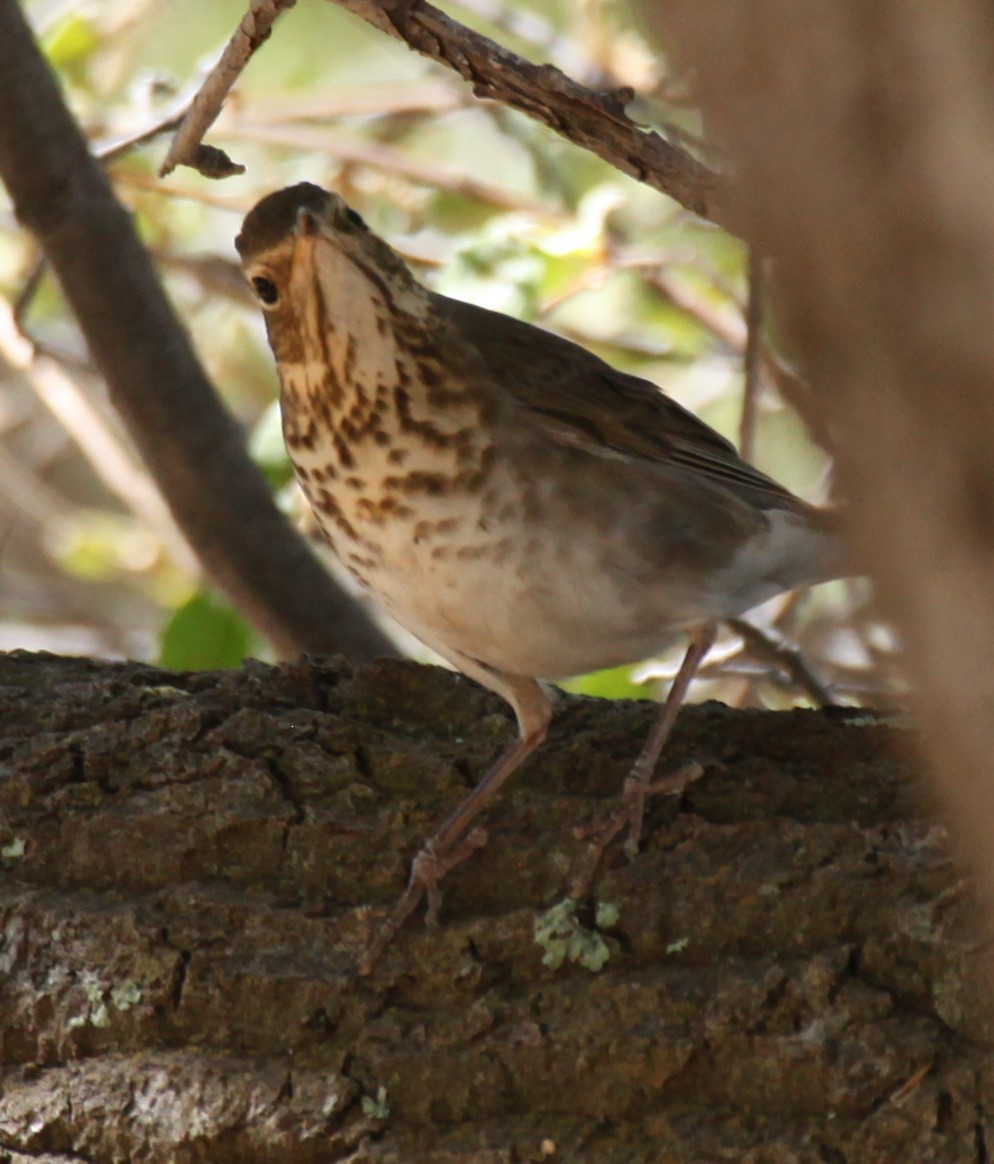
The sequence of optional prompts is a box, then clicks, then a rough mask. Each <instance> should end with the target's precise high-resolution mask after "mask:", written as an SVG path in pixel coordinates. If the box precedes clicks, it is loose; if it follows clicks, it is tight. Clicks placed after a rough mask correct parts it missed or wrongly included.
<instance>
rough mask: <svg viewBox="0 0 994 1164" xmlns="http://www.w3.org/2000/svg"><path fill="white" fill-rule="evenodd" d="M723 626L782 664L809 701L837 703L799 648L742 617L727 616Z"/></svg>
mask: <svg viewBox="0 0 994 1164" xmlns="http://www.w3.org/2000/svg"><path fill="white" fill-rule="evenodd" d="M725 625H726V626H728V627H730V628H731V629H732V630H733V631H735V633H736V634H737V635H739V636H740V637H741V639H742V641H743V642H744V643H745V644H746V646H748V647H749V649H750V650H751V651H754V652H755V653H756V654H758V655H761V656H762V657H764V658H766V659H769V660H770V661H771V662H773V663H776V664H777V666H779V667H782V668H783V669H784V670H785V671H786V672H787V674H788V675H789V676H790V677H791V679H792V680H793V681H794V682H795V683H796V684H797V686H798V687H800V688H801V690H802V691H804V692H805V693H806V694H807V695H808V696H809V697H810V698H811V699H812V701H813V702H815V703H817V704H818V705H819V706H821V707H837V706H838V700H837V699H835V697H834V696H833V695H832V693H831V691H829V690H828V688H827V687H826V686H825V684H824V683H822V681H821V680H820V679H819V678H818V676H817V675H815V673H814V672H813V671H812V670H811V668H810V667H809V666H808V664H807V662H806V660H805V659H804V656H803V655H802V654H801V652H800V651H798V650H796V649H795V648H794V647H791V646H789V645H788V644H787V643H786V642H785V641H784V640H783V639H778V638H774V637H773V636H771V635H769V634H767V633H766V631H762V630H760V629H759V627H758V626H755V625H754V624H753V623H751V622H747V621H746V620H745V619H742V618H727V619H725Z"/></svg>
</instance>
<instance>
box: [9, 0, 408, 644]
mask: <svg viewBox="0 0 994 1164" xmlns="http://www.w3.org/2000/svg"><path fill="white" fill-rule="evenodd" d="M0 76H2V77H3V84H2V85H0V178H2V179H3V181H4V183H5V184H6V186H7V189H8V190H9V192H10V195H11V199H12V201H13V204H14V209H15V212H16V214H17V217H18V219H19V220H20V221H21V222H22V223H23V224H24V226H25V227H27V228H28V229H29V230H31V231H32V233H33V234H34V235H35V237H36V238H37V239H38V242H39V243H40V244H41V246H42V248H43V249H44V251H45V253H46V255H47V256H48V260H49V262H50V263H51V264H52V269H53V271H54V272H55V274H56V275H57V277H58V279H59V281H60V283H61V285H62V290H63V293H64V294H65V297H66V300H67V301H68V303H69V305H70V307H71V308H72V309H73V311H74V312H75V314H76V317H77V319H78V321H79V324H80V328H81V330H82V332H83V335H84V336H85V338H86V341H87V344H88V346H89V349H90V352H91V354H92V358H93V361H94V364H95V365H96V366H97V367H98V368H99V369H100V371H101V373H102V374H103V376H104V377H105V379H106V382H107V389H108V394H109V396H110V400H111V403H112V404H113V405H114V407H115V408H116V410H117V412H118V415H119V416H120V417H121V420H122V422H123V423H124V426H125V428H126V430H127V431H128V434H129V435H130V437H131V438H132V440H133V441H134V442H135V445H136V447H137V449H138V451H139V453H140V454H141V456H142V458H143V460H144V461H145V464H146V465H147V466H148V469H149V472H150V473H151V474H152V477H153V479H154V480H155V482H156V484H157V486H158V487H159V489H160V490H161V491H162V495H163V497H164V498H165V499H166V501H167V503H168V505H169V508H170V509H171V511H172V514H173V517H174V518H175V520H176V523H177V525H178V526H179V527H180V529H181V530H182V531H183V534H184V536H185V537H186V538H187V540H188V541H189V543H190V544H191V546H193V548H194V549H195V550H196V552H197V554H198V556H199V557H200V560H201V562H202V563H203V565H204V567H205V569H206V571H207V573H208V574H209V575H210V576H211V577H212V579H213V580H214V582H215V583H216V584H217V585H218V586H219V587H220V588H221V589H222V590H224V591H226V592H227V594H228V596H229V597H230V598H231V600H232V601H233V602H234V603H235V605H236V606H238V607H239V608H240V609H241V611H242V613H243V614H244V615H245V616H246V617H247V618H248V619H249V620H250V621H251V622H252V623H253V624H254V625H255V627H256V629H257V630H259V632H260V633H262V634H264V635H266V636H267V637H268V638H270V639H271V641H272V642H273V643H274V645H275V646H276V648H277V650H278V651H280V652H282V653H284V654H296V653H297V652H299V651H301V650H310V651H318V652H320V651H335V650H338V651H343V652H344V653H346V654H350V655H351V656H352V657H354V658H369V657H371V656H373V655H375V654H382V653H384V652H390V651H391V645H390V643H389V641H388V640H387V639H386V638H385V637H384V636H383V635H382V634H381V633H380V632H379V631H378V630H377V629H376V628H375V627H374V626H373V625H372V624H371V623H370V622H369V620H368V618H367V617H366V615H365V614H364V612H362V611H361V610H359V609H358V608H357V606H356V604H355V603H354V602H353V601H352V600H351V599H349V598H348V597H346V596H345V595H344V594H343V593H342V592H341V591H339V590H338V588H337V587H336V586H335V584H334V583H333V582H332V581H331V579H330V578H329V577H328V575H327V574H326V572H325V571H324V570H323V569H322V567H321V566H320V564H319V563H318V562H317V560H316V559H315V558H314V556H313V554H312V553H311V551H310V550H309V548H308V547H307V546H306V545H305V543H304V541H303V540H302V539H301V538H300V537H299V536H298V535H297V534H296V533H295V531H293V530H292V529H291V527H290V526H289V524H288V523H287V521H286V518H285V517H284V516H283V515H282V514H281V513H280V511H279V510H278V509H277V507H276V505H275V503H274V501H273V498H272V495H271V493H270V491H269V487H268V485H267V484H266V481H265V479H264V478H263V476H262V474H261V473H260V472H259V470H258V469H257V468H256V466H255V465H254V464H253V463H252V462H251V460H250V459H249V457H248V456H247V454H246V452H245V447H244V442H243V439H242V435H241V433H240V431H239V429H238V426H237V425H236V424H235V422H234V420H233V419H232V417H231V416H230V414H229V413H228V412H227V411H226V410H225V409H224V407H223V405H222V404H221V402H220V401H219V400H218V398H217V395H216V393H215V392H214V390H213V388H212V387H211V384H210V382H209V381H208V380H207V378H206V376H205V375H204V372H203V369H202V368H201V366H200V364H199V362H198V361H197V358H196V355H195V354H194V352H193V349H192V347H191V346H190V341H189V337H188V336H187V333H186V331H185V329H184V328H183V326H182V324H181V323H180V322H179V320H178V319H177V318H176V316H175V314H174V312H173V310H172V307H171V306H170V304H169V301H168V299H167V298H166V296H165V294H164V292H163V290H162V287H161V285H160V284H159V281H158V279H157V277H156V273H155V268H154V266H153V265H152V261H151V258H150V256H149V254H148V251H147V250H146V249H145V248H144V247H143V246H142V245H141V242H140V241H139V239H138V236H137V235H136V234H135V231H134V227H133V225H132V222H131V219H130V217H129V215H128V214H127V212H126V211H125V210H124V208H123V207H122V206H121V204H120V203H119V202H118V201H117V199H116V198H115V197H114V193H113V190H112V189H111V186H110V183H109V181H108V179H107V176H106V174H105V173H104V171H103V168H102V166H101V164H100V162H99V161H98V160H97V159H96V158H94V157H93V156H92V155H91V154H90V153H89V152H88V149H87V143H86V140H85V139H84V137H83V135H82V133H81V132H80V130H79V127H78V126H77V125H76V123H75V122H74V121H73V119H72V117H71V115H70V114H69V112H68V110H67V109H66V106H65V104H64V103H63V101H62V96H61V94H60V92H59V89H58V86H57V85H56V83H55V79H54V77H53V76H52V73H51V71H50V70H49V68H48V65H47V64H46V62H45V59H44V58H43V57H42V55H41V53H40V52H39V50H38V47H37V45H36V44H35V42H34V39H33V37H32V34H31V30H30V28H29V26H28V24H27V22H26V20H25V18H24V14H23V12H22V10H21V7H20V5H19V4H18V3H17V2H16V0H0ZM67 175H71V180H67Z"/></svg>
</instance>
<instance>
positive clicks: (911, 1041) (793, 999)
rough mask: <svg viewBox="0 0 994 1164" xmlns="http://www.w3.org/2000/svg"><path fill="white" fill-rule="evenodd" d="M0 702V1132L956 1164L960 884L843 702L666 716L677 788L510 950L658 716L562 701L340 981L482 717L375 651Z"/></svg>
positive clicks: (238, 1144) (40, 1136) (16, 1141)
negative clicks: (629, 844)
mask: <svg viewBox="0 0 994 1164" xmlns="http://www.w3.org/2000/svg"><path fill="white" fill-rule="evenodd" d="M0 689H2V690H3V692H4V699H3V701H0V752H2V755H3V756H4V773H5V776H4V779H3V780H0V862H2V867H3V872H4V880H3V893H2V894H0V933H2V934H3V937H4V942H3V945H2V947H0V952H2V954H3V991H2V992H0V1030H2V1032H3V1047H4V1056H3V1065H2V1067H0V1143H2V1144H3V1146H4V1148H6V1149H7V1150H8V1151H13V1152H15V1153H19V1152H24V1153H29V1154H30V1155H31V1157H32V1159H37V1158H40V1157H41V1156H42V1154H43V1153H45V1152H46V1151H49V1152H53V1153H54V1152H74V1153H78V1156H74V1157H73V1158H74V1159H78V1158H82V1159H86V1160H88V1161H92V1162H93V1164H111V1162H112V1161H119V1160H124V1159H127V1160H132V1161H135V1162H136V1164H142V1162H148V1164H152V1162H157V1161H162V1160H179V1159H183V1160H186V1159H209V1160H210V1161H211V1162H212V1164H263V1162H265V1164H301V1162H307V1164H319V1162H320V1164H328V1162H333V1161H338V1162H341V1164H344V1162H345V1161H348V1160H351V1161H353V1162H356V1161H358V1160H360V1159H362V1160H364V1161H369V1164H397V1162H398V1161H415V1160H416V1161H418V1162H419V1164H420V1162H424V1164H493V1162H495V1161H504V1160H522V1161H523V1160H541V1159H548V1160H550V1161H556V1160H561V1161H568V1162H569V1164H621V1162H622V1161H624V1164H658V1162H659V1161H660V1160H686V1161H702V1162H703V1161H708V1162H711V1161H715V1162H717V1161H733V1160H735V1161H743V1160H755V1161H790V1162H791V1164H824V1162H825V1161H827V1160H843V1159H845V1160H851V1161H854V1162H855V1161H895V1162H896V1161H925V1160H931V1161H939V1160H941V1161H942V1164H976V1161H977V1160H978V1158H979V1157H978V1155H977V1151H976V1147H977V1143H978V1142H980V1139H981V1138H982V1137H983V1136H985V1135H989V1134H990V1133H989V1132H987V1130H986V1126H985V1125H986V1116H985V1114H984V1113H985V1111H989V1110H991V1106H992V1104H994V1081H992V1074H991V1070H990V1050H989V1047H990V1041H991V1038H992V1035H994V1022H992V1017H991V1008H990V1006H989V1005H986V1006H985V1005H983V999H984V997H985V994H984V992H983V989H982V983H983V978H982V976H981V973H980V968H981V966H982V965H983V958H984V955H983V953H982V951H981V950H980V949H979V948H978V946H977V944H976V935H975V934H974V933H973V932H972V931H971V926H970V923H971V920H972V916H973V909H972V903H971V901H970V899H969V897H968V896H966V895H965V894H964V893H963V892H962V891H961V889H960V888H959V887H958V886H957V884H956V880H955V871H954V870H953V869H952V868H951V867H950V864H949V862H948V859H947V857H946V855H945V853H944V851H943V847H942V845H941V842H940V840H939V839H938V838H937V836H936V833H937V830H936V829H935V828H934V827H933V826H931V825H930V823H929V822H928V821H927V820H923V819H921V815H920V810H919V808H918V807H917V806H916V803H915V782H914V779H913V774H912V772H911V771H909V770H908V766H907V765H906V764H905V763H904V762H902V761H901V760H900V758H899V757H897V756H895V755H893V754H892V753H891V751H890V749H889V748H888V743H889V741H890V739H891V734H892V733H891V732H890V731H889V730H888V729H887V728H886V727H885V726H883V725H882V724H880V723H875V722H874V721H873V720H872V718H871V717H868V716H867V715H866V713H864V712H855V713H853V714H852V715H851V716H846V715H842V714H839V713H837V712H836V713H831V714H829V713H822V712H794V713H762V714H759V713H753V712H750V713H743V712H732V711H729V710H728V709H726V708H721V707H719V706H717V705H715V704H709V705H706V706H704V707H700V708H685V709H684V711H683V712H681V715H680V719H679V721H678V724H677V731H676V733H675V735H674V737H673V741H672V744H673V747H672V748H671V750H670V753H669V756H668V763H670V764H674V765H678V764H681V763H684V762H686V761H687V760H689V759H691V758H697V759H699V760H701V761H703V762H704V764H705V768H706V771H705V773H704V775H703V777H702V778H701V779H700V780H698V781H696V782H695V783H694V784H692V785H691V786H690V787H689V788H688V789H687V791H686V793H685V795H684V797H683V798H682V802H681V803H680V804H677V802H676V801H675V800H674V799H673V798H668V799H667V798H664V799H661V800H659V801H656V802H655V803H654V804H653V806H652V810H651V813H650V822H649V828H648V831H647V835H646V840H645V844H644V846H643V851H642V852H641V853H640V854H639V855H638V856H637V857H636V858H635V860H634V861H632V862H631V863H629V862H626V861H622V860H619V859H617V858H618V854H614V857H615V860H614V861H613V862H611V864H612V865H613V867H612V868H611V869H610V871H609V872H608V873H607V874H606V875H605V877H604V879H603V880H602V881H601V882H600V884H599V885H598V886H597V888H596V892H597V895H598V898H599V901H600V902H601V903H603V904H604V905H605V906H610V907H613V909H603V910H601V911H600V912H598V911H597V910H595V909H594V908H593V907H592V905H591V908H589V909H587V908H581V909H580V911H579V913H578V914H577V915H575V916H573V917H572V919H570V918H569V917H566V918H562V917H561V918H560V928H559V929H558V930H557V929H555V927H553V926H551V925H550V924H548V923H549V922H550V920H551V919H550V918H549V917H548V915H547V916H546V918H545V921H546V923H547V924H546V926H545V928H544V930H543V931H542V932H539V933H536V928H535V921H536V916H537V915H538V914H539V913H541V912H543V911H545V910H546V909H547V908H548V906H549V905H550V904H551V903H553V902H555V901H557V900H558V899H560V898H561V896H562V894H563V893H564V891H565V888H566V885H567V884H568V882H569V880H570V879H571V875H572V874H575V873H576V872H577V871H578V869H579V868H581V867H582V866H583V864H584V863H585V859H586V852H587V850H586V846H585V845H584V844H583V843H581V842H579V841H578V840H577V839H576V838H575V836H574V833H573V828H572V826H574V825H575V824H576V823H577V822H580V821H582V822H590V821H597V820H603V819H605V818H606V817H607V816H608V815H610V813H611V812H612V811H613V810H614V807H615V806H616V799H615V798H616V797H617V795H618V790H619V788H620V786H621V782H622V780H623V779H624V775H625V773H626V772H627V769H628V766H629V764H630V763H631V760H632V758H633V756H634V754H635V752H636V751H637V750H638V746H639V743H640V742H641V739H642V738H643V735H644V733H645V731H646V730H647V728H648V725H649V722H650V720H651V718H652V715H653V712H654V708H653V707H652V705H651V704H632V703H628V704H625V703H606V702H601V701H597V700H590V699H576V698H572V699H568V698H567V699H564V700H563V701H562V703H561V705H560V706H559V708H558V710H557V715H556V719H555V721H554V723H553V730H552V734H551V738H550V740H549V742H548V743H547V744H546V745H545V747H544V748H543V749H542V750H541V751H540V752H539V753H537V755H536V756H535V758H534V760H533V761H531V762H530V763H529V765H528V767H527V768H525V769H524V770H523V771H522V772H521V773H520V776H519V777H516V778H515V779H514V780H513V781H512V783H511V785H510V786H509V787H508V788H507V790H506V792H505V793H504V794H503V795H502V797H501V800H500V803H498V804H497V805H496V806H495V807H494V809H493V811H492V812H491V813H490V819H489V822H488V824H489V829H490V834H491V836H490V843H489V844H488V845H487V846H486V848H484V849H483V850H482V852H479V853H477V854H475V855H474V857H473V858H472V859H471V860H470V861H468V862H467V863H466V865H464V866H463V867H461V868H460V869H458V870H457V871H456V872H455V873H454V874H453V875H452V880H451V884H450V885H449V888H448V891H447V894H446V898H445V901H444V903H443V918H442V924H441V926H440V927H439V928H437V929H435V930H433V931H428V930H426V929H425V928H424V926H423V925H422V924H421V923H420V920H418V919H412V920H411V922H410V924H409V925H408V926H407V927H405V929H404V931H403V933H402V934H401V935H400V936H399V938H398V940H397V942H396V944H395V945H394V946H393V947H391V949H390V950H388V951H387V953H386V955H385V956H384V958H383V961H382V963H381V965H380V966H379V967H378V969H377V971H376V972H375V973H374V974H373V975H372V976H371V977H369V978H365V979H361V980H359V981H356V980H354V979H351V978H350V976H349V968H350V965H351V964H352V962H353V960H354V958H355V956H356V954H357V953H358V951H359V950H360V949H361V947H362V944H363V943H364V941H365V940H367V938H368V936H369V934H370V931H371V928H372V926H373V925H374V924H375V922H376V920H377V919H378V918H379V917H381V916H382V911H383V909H384V908H385V907H386V906H387V905H388V903H390V902H391V901H392V900H393V899H394V898H395V897H396V895H397V894H398V893H399V892H400V889H401V887H402V886H403V884H404V880H405V876H406V864H407V861H408V860H409V858H410V856H411V854H412V853H413V852H414V851H415V850H416V848H417V846H418V843H419V842H420V840H421V839H422V838H423V835H424V833H425V832H426V831H427V830H428V829H429V828H430V825H431V822H432V821H437V820H439V819H440V818H441V817H442V816H443V815H444V814H445V813H446V812H447V811H449V810H450V809H451V808H452V807H453V806H454V804H455V803H456V802H457V801H458V800H459V799H460V798H461V797H462V796H463V794H464V792H465V783H466V781H467V780H468V779H473V778H474V777H476V776H478V775H479V774H480V772H481V771H482V770H483V769H484V768H485V766H486V765H487V763H488V762H489V761H490V760H491V759H492V757H493V754H494V752H495V751H497V749H499V747H500V746H501V744H502V743H503V741H504V740H505V739H506V737H507V735H508V734H509V733H510V732H511V731H513V725H512V723H511V720H510V718H509V713H508V712H507V710H506V708H505V707H504V706H503V705H502V704H501V702H500V700H498V699H497V698H496V697H495V696H492V695H488V694H486V693H484V692H483V691H481V690H480V689H479V688H477V687H475V686H474V685H473V684H470V683H468V682H467V681H466V680H464V679H462V678H460V677H459V676H456V675H453V674H451V673H449V672H445V671H441V670H439V669H434V668H419V667H417V666H415V665H413V664H409V663H397V662H388V663H382V664H379V665H377V666H375V667H372V668H367V669H364V670H360V671H357V672H355V673H351V672H349V671H348V670H347V669H346V668H344V667H341V666H330V665H322V666H314V665H311V664H308V663H304V662H299V663H294V664H290V665H286V666H283V667H279V668H268V667H263V666H260V665H253V666H252V667H249V668H246V669H244V670H242V671H233V672H226V673H224V674H215V675H212V674H204V673H200V674H197V675H176V674H172V673H169V672H165V671H161V670H156V669H153V668H148V667H137V666H134V665H131V666H128V665H108V664H100V663H93V662H88V661H85V660H60V659H54V658H52V657H50V656H42V657H33V656H27V655H15V656H0ZM708 757H716V761H711V760H709V759H708ZM571 926H572V927H573V928H570V927H571ZM557 934H558V935H559V936H557ZM563 935H567V936H571V937H572V938H573V940H574V943H575V944H574V946H573V947H572V953H573V955H574V956H575V957H576V958H577V959H578V960H572V959H571V957H570V952H569V950H568V949H567V948H566V946H567V943H566V939H565V937H564V936H563ZM557 955H565V958H564V960H563V962H562V964H561V965H558V966H554V965H553V963H555V961H556V957H557ZM604 958H606V961H604V960H603V959H604ZM597 965H600V969H594V968H593V967H594V966H597ZM978 981H979V982H980V983H981V990H980V991H977V983H978ZM986 998H987V999H988V1002H989V991H986ZM381 1089H382V1090H381ZM136 1097H139V1098H138V1099H136ZM139 1100H140V1101H139ZM371 1133H375V1135H373V1136H371V1138H370V1140H369V1142H368V1143H367V1144H366V1146H365V1149H364V1150H362V1149H360V1150H357V1145H358V1143H359V1142H360V1141H361V1140H362V1139H363V1137H364V1136H370V1134H371ZM45 1158H46V1159H48V1157H45ZM59 1158H60V1159H62V1158H63V1157H59ZM18 1159H20V1156H18Z"/></svg>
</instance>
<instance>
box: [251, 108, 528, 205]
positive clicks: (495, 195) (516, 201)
mask: <svg viewBox="0 0 994 1164" xmlns="http://www.w3.org/2000/svg"><path fill="white" fill-rule="evenodd" d="M229 136H230V137H232V138H242V139H244V140H247V141H255V142H265V143H267V144H269V145H277V146H283V147H284V148H288V147H292V146H297V147H298V148H300V149H306V150H315V151H318V152H320V153H325V154H330V155H331V156H332V157H335V158H338V159H339V160H341V161H344V162H351V163H359V164H361V165H364V166H370V167H374V168H376V169H379V170H386V171H388V172H392V173H395V174H402V175H403V176H404V177H407V178H410V179H411V180H412V181H414V182H421V183H423V184H424V185H426V186H433V187H435V188H437V189H439V190H445V191H447V192H449V193H452V194H459V195H461V196H462V197H464V198H469V199H472V200H473V201H476V202H482V203H483V204H484V205H487V206H495V207H497V208H498V209H500V210H526V211H529V212H531V213H536V214H538V213H544V212H546V211H547V208H546V207H543V206H541V205H540V204H539V203H538V202H537V201H536V200H535V199H531V200H528V199H525V198H522V197H519V196H517V195H514V194H511V193H508V192H507V191H506V190H501V189H500V188H499V187H498V186H492V185H490V184H489V183H487V182H481V181H479V180H478V179H476V178H472V177H470V176H469V174H467V173H466V171H465V169H464V168H463V167H461V166H455V165H452V164H451V163H447V162H442V161H439V160H438V159H437V158H434V159H432V160H431V161H430V162H429V161H422V160H420V159H418V158H416V157H414V156H412V155H411V154H407V153H404V152H403V151H402V150H399V149H396V148H395V147H393V146H390V145H385V144H383V143H382V142H373V141H366V142H361V141H354V140H350V139H349V138H346V137H343V136H342V135H341V134H336V133H333V132H331V131H328V130H325V129H322V128H317V127H313V126H306V125H244V126H236V127H233V128H232V129H231V130H230V131H229Z"/></svg>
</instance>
